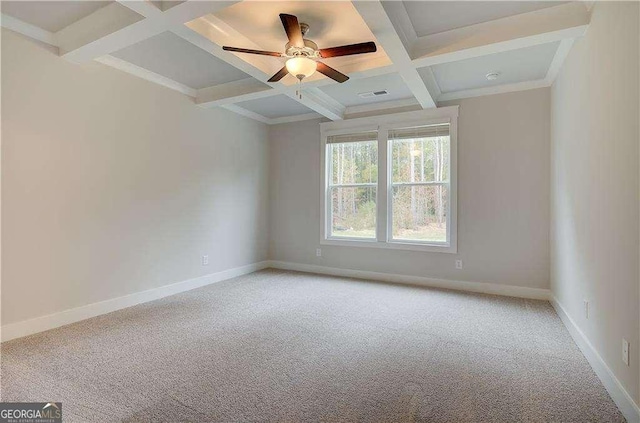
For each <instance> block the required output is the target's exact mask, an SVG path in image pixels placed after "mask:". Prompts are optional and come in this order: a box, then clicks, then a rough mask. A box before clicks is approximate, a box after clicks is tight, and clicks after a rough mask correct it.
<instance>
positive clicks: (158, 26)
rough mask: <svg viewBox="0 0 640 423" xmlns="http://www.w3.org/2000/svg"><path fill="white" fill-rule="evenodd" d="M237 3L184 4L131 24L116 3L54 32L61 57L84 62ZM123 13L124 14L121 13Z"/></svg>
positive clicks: (127, 12) (129, 15)
mask: <svg viewBox="0 0 640 423" xmlns="http://www.w3.org/2000/svg"><path fill="white" fill-rule="evenodd" d="M235 3H238V2H237V1H216V2H209V1H194V0H191V1H186V2H184V3H181V4H178V5H176V6H174V7H172V8H171V9H169V10H167V11H165V12H162V13H159V14H157V13H154V15H153V16H150V17H148V18H143V19H142V20H140V21H137V22H135V23H132V22H131V19H132V14H131V12H130V11H129V10H128V9H127V8H124V7H122V5H121V4H120V3H112V4H110V5H109V6H105V7H103V8H102V9H99V10H98V11H96V12H95V13H93V14H91V15H89V16H87V17H86V18H84V19H81V20H79V21H78V22H76V23H74V24H72V25H70V26H68V27H67V28H65V29H63V30H61V31H59V32H58V33H56V37H57V39H58V42H59V47H60V52H61V55H62V57H64V58H66V59H67V60H70V61H72V62H76V63H84V62H87V61H90V60H93V59H96V58H98V57H100V56H104V55H106V54H110V53H112V52H114V51H117V50H120V49H123V48H125V47H128V46H131V45H133V44H136V43H138V42H140V41H143V40H146V39H147V38H150V37H153V36H154V35H158V34H160V33H162V32H165V31H170V30H172V29H174V28H175V27H177V26H183V24H184V23H185V22H189V21H191V20H193V19H196V18H198V17H200V16H203V15H206V14H208V13H213V12H215V11H217V10H220V9H223V8H225V7H228V6H230V5H232V4H235ZM123 11H126V13H123Z"/></svg>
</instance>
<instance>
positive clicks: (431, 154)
mask: <svg viewBox="0 0 640 423" xmlns="http://www.w3.org/2000/svg"><path fill="white" fill-rule="evenodd" d="M449 141H450V140H449V124H448V123H447V124H438V125H430V126H422V127H414V128H402V129H394V130H390V131H389V143H390V148H391V175H392V176H391V188H392V189H391V192H392V196H391V202H392V206H391V222H392V225H391V227H392V230H391V238H392V239H393V240H407V241H418V242H422V241H424V242H430V243H446V242H447V211H448V207H447V197H448V192H449V156H450V154H449V150H450V149H449Z"/></svg>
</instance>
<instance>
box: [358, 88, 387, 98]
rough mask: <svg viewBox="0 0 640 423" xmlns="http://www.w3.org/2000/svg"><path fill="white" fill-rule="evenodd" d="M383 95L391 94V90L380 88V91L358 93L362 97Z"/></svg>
mask: <svg viewBox="0 0 640 423" xmlns="http://www.w3.org/2000/svg"><path fill="white" fill-rule="evenodd" d="M383 95H389V91H387V90H380V91H369V92H367V93H358V97H362V98H371V97H381V96H383Z"/></svg>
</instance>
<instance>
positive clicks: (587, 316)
mask: <svg viewBox="0 0 640 423" xmlns="http://www.w3.org/2000/svg"><path fill="white" fill-rule="evenodd" d="M584 317H585V319H588V318H589V301H587V300H584Z"/></svg>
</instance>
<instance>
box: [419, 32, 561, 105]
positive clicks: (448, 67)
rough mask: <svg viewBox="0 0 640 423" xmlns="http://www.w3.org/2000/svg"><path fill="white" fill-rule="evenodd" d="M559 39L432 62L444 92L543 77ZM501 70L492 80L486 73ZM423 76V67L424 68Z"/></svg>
mask: <svg viewBox="0 0 640 423" xmlns="http://www.w3.org/2000/svg"><path fill="white" fill-rule="evenodd" d="M558 44H559V43H558V42H555V43H549V44H541V45H537V46H533V47H527V48H522V49H518V50H511V51H505V52H503V53H497V54H491V55H488V56H481V57H474V58H473V59H467V60H460V61H457V62H449V63H443V64H440V65H435V66H432V70H433V74H434V75H435V77H436V81H437V82H438V86H439V87H440V90H441V91H442V92H443V93H450V92H454V91H462V90H469V89H474V88H483V87H490V86H495V85H502V84H511V83H516V82H523V81H535V80H539V79H544V77H545V76H546V74H547V71H548V70H549V65H550V64H551V61H552V60H553V57H554V55H555V53H556V50H557V49H558ZM489 72H498V73H499V76H498V79H496V80H493V81H489V80H487V78H486V75H487V73H489ZM422 76H423V78H424V71H422Z"/></svg>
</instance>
